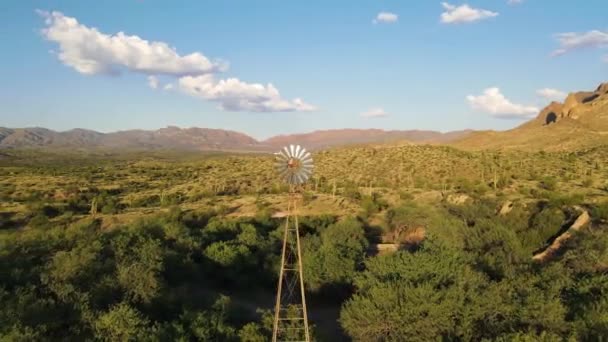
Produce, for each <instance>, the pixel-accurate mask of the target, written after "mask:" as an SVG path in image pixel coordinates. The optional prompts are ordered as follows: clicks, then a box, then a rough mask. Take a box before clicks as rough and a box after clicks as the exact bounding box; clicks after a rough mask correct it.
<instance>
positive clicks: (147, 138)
mask: <svg viewBox="0 0 608 342" xmlns="http://www.w3.org/2000/svg"><path fill="white" fill-rule="evenodd" d="M470 132H471V131H457V132H448V133H440V132H434V131H417V130H411V131H384V130H380V129H340V130H329V131H316V132H312V133H306V134H294V135H281V136H276V137H273V138H270V139H267V140H264V141H257V140H256V139H254V138H252V137H250V136H248V135H246V134H243V133H239V132H234V131H227V130H221V129H209V128H178V127H167V128H162V129H159V130H154V131H146V130H128V131H119V132H113V133H99V132H95V131H91V130H85V129H73V130H70V131H65V132H56V131H52V130H49V129H46V128H38V127H34V128H15V129H11V128H2V127H0V148H47V147H48V148H75V149H90V148H110V149H146V150H148V149H174V150H198V151H273V150H275V149H276V148H277V147H280V146H283V145H285V144H293V143H297V144H302V145H305V146H306V147H307V148H309V149H320V148H326V147H332V146H341V145H348V144H361V143H384V142H393V141H400V140H406V141H409V142H414V143H445V142H449V141H453V140H454V139H457V138H461V137H463V136H465V135H466V134H469V133H470Z"/></svg>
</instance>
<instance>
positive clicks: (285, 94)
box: [0, 0, 608, 138]
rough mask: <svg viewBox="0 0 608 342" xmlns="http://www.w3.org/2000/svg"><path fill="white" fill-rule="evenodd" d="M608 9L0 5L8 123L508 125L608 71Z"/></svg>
mask: <svg viewBox="0 0 608 342" xmlns="http://www.w3.org/2000/svg"><path fill="white" fill-rule="evenodd" d="M465 5H466V7H463V6H465ZM37 10H39V11H37ZM442 13H443V17H442ZM606 13H608V2H606V1H605V0H586V1H580V2H577V3H576V4H575V3H574V2H572V1H554V0H523V1H520V2H519V3H511V4H510V3H509V0H484V1H481V0H478V1H468V2H466V3H465V2H457V1H454V0H452V1H449V4H442V3H441V2H440V1H428V0H412V1H397V0H394V1H376V0H374V1H357V2H353V1H312V0H310V1H179V2H175V1H171V2H169V1H152V0H120V1H95V2H92V1H52V0H51V1H3V2H2V3H1V4H0V39H2V41H3V42H4V46H5V49H3V51H2V53H1V56H2V57H1V58H2V63H0V75H2V81H1V85H0V126H5V127H26V126H42V127H47V128H51V129H56V130H67V129H71V128H75V127H80V128H88V129H94V130H98V131H102V132H108V131H115V130H125V129H133V128H142V129H157V128H161V127H165V126H167V125H177V126H180V127H192V126H197V127H210V128H223V129H231V130H236V131H241V132H244V133H247V134H250V135H252V136H254V137H256V138H266V137H269V136H272V135H276V134H285V133H294V132H307V131H312V130H317V129H331V128H383V129H433V130H440V131H449V130H457V129H464V128H473V129H507V128H511V127H514V126H516V125H518V124H520V123H521V122H523V121H524V120H526V118H529V117H531V116H534V113H536V110H537V109H539V108H542V107H543V106H544V105H546V104H547V103H548V102H549V101H550V99H549V98H560V97H562V96H563V93H564V92H569V91H575V90H585V89H592V88H594V87H596V86H597V85H598V84H599V83H600V82H602V81H608V61H606V60H605V59H608V49H607V48H606V46H607V45H608V15H607V14H606ZM93 28H95V29H97V31H93ZM92 32H93V33H92ZM119 32H123V33H124V34H123V35H121V36H119V35H118V33H119ZM560 34H561V35H560ZM133 36H136V37H135V38H136V39H139V40H138V41H137V42H135V43H133V42H134V40H133V39H135V38H134V37H133ZM144 40H145V41H144ZM108 42H110V43H108ZM154 42H156V43H154ZM155 44H156V45H155ZM159 44H160V45H159ZM173 48H174V49H175V50H173ZM155 54H158V56H156V55H155ZM189 55H190V56H189ZM62 56H63V57H62ZM150 83H153V85H154V84H157V86H156V89H153V88H152V87H151V86H150ZM269 83H270V84H272V86H268V84H269ZM167 84H171V85H170V86H167ZM165 86H167V87H172V89H164V87H165ZM497 88H498V89H497ZM543 89H544V91H543ZM276 91H278V92H280V95H279V94H277V93H276ZM539 93H542V94H543V95H540V94H539ZM296 99H299V100H296Z"/></svg>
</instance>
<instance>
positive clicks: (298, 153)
mask: <svg viewBox="0 0 608 342" xmlns="http://www.w3.org/2000/svg"><path fill="white" fill-rule="evenodd" d="M300 148H301V147H300V145H296V150H295V153H294V155H293V156H294V157H296V158H300Z"/></svg>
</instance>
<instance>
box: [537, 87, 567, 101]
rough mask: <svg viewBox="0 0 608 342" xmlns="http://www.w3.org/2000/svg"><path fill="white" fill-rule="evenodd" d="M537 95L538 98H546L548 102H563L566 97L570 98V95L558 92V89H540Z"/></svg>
mask: <svg viewBox="0 0 608 342" xmlns="http://www.w3.org/2000/svg"><path fill="white" fill-rule="evenodd" d="M536 94H537V95H538V96H541V97H544V98H546V99H548V100H556V101H561V100H563V99H564V98H566V96H568V94H566V93H565V92H563V91H561V90H557V89H552V88H543V89H538V90H537V91H536Z"/></svg>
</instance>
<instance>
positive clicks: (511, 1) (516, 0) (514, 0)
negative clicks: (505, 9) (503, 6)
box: [507, 0, 524, 5]
mask: <svg viewBox="0 0 608 342" xmlns="http://www.w3.org/2000/svg"><path fill="white" fill-rule="evenodd" d="M522 2H524V0H509V1H507V3H508V4H509V5H517V4H521V3H522Z"/></svg>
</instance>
